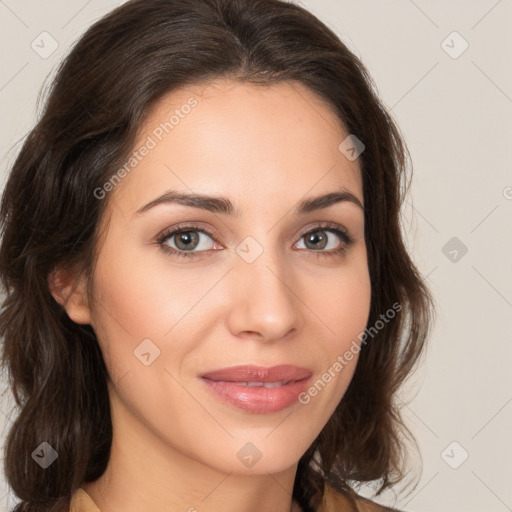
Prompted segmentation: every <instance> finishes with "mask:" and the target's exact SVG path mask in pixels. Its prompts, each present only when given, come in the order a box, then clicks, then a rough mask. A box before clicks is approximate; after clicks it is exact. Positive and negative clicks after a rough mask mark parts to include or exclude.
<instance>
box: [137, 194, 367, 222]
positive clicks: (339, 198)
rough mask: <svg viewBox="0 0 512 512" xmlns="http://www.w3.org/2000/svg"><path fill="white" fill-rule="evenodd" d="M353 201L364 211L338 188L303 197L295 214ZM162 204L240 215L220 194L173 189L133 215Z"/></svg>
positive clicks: (349, 195) (361, 206)
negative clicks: (210, 194)
mask: <svg viewBox="0 0 512 512" xmlns="http://www.w3.org/2000/svg"><path fill="white" fill-rule="evenodd" d="M343 202H348V203H353V204H355V205H357V206H358V207H359V208H361V210H363V211H364V206H363V205H362V203H361V201H359V199H358V198H357V197H356V196H355V195H354V194H352V192H349V191H348V190H340V191H336V192H330V193H328V194H324V195H321V196H317V197H310V198H308V199H304V200H303V201H301V202H300V203H299V204H298V205H296V208H295V214H296V215H303V214H306V213H311V212H314V211H317V210H321V209H323V208H328V207H329V206H332V205H333V204H337V203H343ZM162 204H179V205H182V206H189V207H192V208H201V209H203V210H207V211H209V212H213V213H222V214H224V215H233V216H235V217H240V215H241V213H240V210H238V209H236V208H235V207H234V206H233V203H232V202H231V201H230V200H229V199H228V198H227V197H222V196H209V195H203V194H188V193H183V192H176V191H173V190H170V191H167V192H165V193H164V194H162V195H161V196H159V197H157V198H156V199H153V200H152V201H150V202H149V203H148V204H146V205H144V206H142V207H141V208H139V209H138V210H137V211H136V212H135V215H142V214H144V213H146V212H147V211H149V210H151V209H152V208H155V207H156V206H159V205H162Z"/></svg>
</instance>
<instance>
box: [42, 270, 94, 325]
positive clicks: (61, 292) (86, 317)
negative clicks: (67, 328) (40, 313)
mask: <svg viewBox="0 0 512 512" xmlns="http://www.w3.org/2000/svg"><path fill="white" fill-rule="evenodd" d="M48 286H49V289H50V293H51V294H52V295H53V298H54V299H55V300H56V301H57V302H58V303H59V304H60V305H61V306H62V307H64V309H65V310H66V312H67V314H68V316H69V318H70V319H71V320H73V322H75V323H77V324H90V323H91V313H90V308H89V300H88V297H87V293H86V286H85V280H84V279H83V277H80V278H76V276H75V275H74V274H73V273H72V272H69V271H64V270H62V269H58V268H55V269H53V270H52V271H51V272H50V273H49V275H48Z"/></svg>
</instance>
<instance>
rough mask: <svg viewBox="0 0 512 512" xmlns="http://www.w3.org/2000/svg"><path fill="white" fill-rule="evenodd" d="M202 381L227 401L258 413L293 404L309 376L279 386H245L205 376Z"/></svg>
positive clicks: (278, 409) (303, 388)
mask: <svg viewBox="0 0 512 512" xmlns="http://www.w3.org/2000/svg"><path fill="white" fill-rule="evenodd" d="M202 381H203V382H204V383H205V384H206V385H207V387H208V389H210V391H213V393H215V394H216V395H217V396H218V397H220V398H221V399H223V400H224V401H225V402H227V403H229V404H231V405H234V406H235V407H238V408H239V409H243V410H245V411H249V412H252V413H257V414H264V413H269V412H277V411H281V410H283V409H286V408H287V407H290V406H292V405H293V404H294V403H296V402H297V400H298V397H299V395H300V394H301V393H302V392H303V391H304V390H305V389H306V387H307V383H308V381H309V378H306V379H302V380H298V381H294V382H290V383H289V384H284V385H282V386H279V387H277V388H266V387H264V386H243V385H239V384H237V383H236V382H225V381H215V380H211V379H205V378H203V379H202Z"/></svg>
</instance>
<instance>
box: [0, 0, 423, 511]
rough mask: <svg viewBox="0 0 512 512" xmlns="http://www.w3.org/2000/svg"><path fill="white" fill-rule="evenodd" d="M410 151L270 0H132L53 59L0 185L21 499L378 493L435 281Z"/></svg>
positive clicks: (344, 52)
mask: <svg viewBox="0 0 512 512" xmlns="http://www.w3.org/2000/svg"><path fill="white" fill-rule="evenodd" d="M406 156H407V151H406V148H405V144H404V143H403V141H402V139H401V137H400V134H399V131H398V129H397V127H396V126H395V124H394V123H393V121H392V119H391V118H390V116H389V115H388V114H387V113H386V111H385V109H384V108H383V106H382V104H381V103H380V101H379V100H378V98H377V96H376V95H375V93H374V92H373V88H372V82H371V79H370V77H369V75H368V74H367V72H366V70H365V68H364V67H363V65H362V64H361V63H360V62H359V61H358V59H357V58H356V57H355V56H354V55H353V54H352V53H351V52H350V51H349V50H348V49H347V47H346V46H345V45H344V44H343V43H342V42H341V41H340V40H339V38H338V37H337V36H336V35H335V34H334V33H333V32H332V31H330V30H329V29H328V28H327V27H326V26H325V25H324V24H322V23H321V22H320V21H319V20H318V19H316V18H315V17H314V16H313V15H311V14H310V13H308V12H307V11H306V10H305V9H303V8H301V7H299V6H297V5H294V4H292V3H287V2H283V1H280V0H179V1H178V0H132V1H129V2H127V3H126V4H124V5H123V6H121V7H119V8H118V9H116V10H115V11H113V12H112V13H110V14H109V15H107V16H106V17H105V18H103V19H101V20H100V21H98V22H97V23H95V24H94V25H93V26H92V27H91V28H90V29H89V30H88V31H87V33H86V34H85V35H84V36H83V37H82V38H81V39H80V41H79V42H78V43H77V45H76V46H75V47H74V49H73V51H72V52H71V53H70V55H69V56H68V57H67V58H66V60H65V62H64V63H63V65H62V66H61V68H60V69H59V72H58V75H57V76H56V78H55V81H54V83H53V87H52V89H51V93H50V95H49V98H48V100H47V103H46V105H45V110H44V113H43V115H42V117H41V119H40V120H39V122H38V123H37V125H36V126H35V128H34V129H33V130H32V131H31V133H30V134H29V136H28V137H27V140H26V141H25V144H24V146H23V148H22V150H21V152H20V154H19V156H18V158H17V160H16V162H15V163H14V166H13V168H12V171H11V174H10V176H9V179H8V182H7V185H6V188H5V191H4V195H3V201H2V207H1V212H0V214H1V220H2V228H3V231H2V245H1V249H0V263H1V278H2V282H3V286H4V289H5V297H6V298H5V301H4V303H3V309H2V312H1V316H0V328H1V331H0V333H1V335H2V336H3V338H4V341H3V347H2V348H3V351H2V362H3V365H4V366H5V367H6V368H7V370H8V372H9V377H10V382H11V386H12V390H13V394H14V397H15V399H16V402H17V404H18V406H19V407H20V411H19V415H18V417H17V418H16V420H15V421H14V423H13V425H12V428H11V430H10V432H9V434H8V437H7V444H6V451H5V472H6V477H7V480H8V483H9V484H10V485H11V487H12V488H13V490H14V492H15V493H16V495H17V496H19V498H20V499H21V503H20V504H18V505H17V507H16V509H15V511H16V512H22V511H29V510H30V511H36V510H37V511H43V510H44V511H68V510H74V511H79V512H89V511H97V510H102V511H103V512H118V511H119V512H121V511H122V512H132V511H138V512H145V511H150V510H151V511H153V510H188V511H193V510H198V511H217V510H221V509H222V510H231V509H233V510H234V509H235V508H236V510H245V511H256V510H258V511H259V510H265V511H276V512H281V511H282V512H284V511H290V510H292V511H299V510H301V511H304V512H306V511H322V512H330V511H334V510H336V511H338V510H343V511H344V510H347V511H349V510H390V509H386V508H385V507H381V506H379V505H377V504H375V503H373V502H371V501H370V500H367V499H364V498H363V497H361V496H359V495H358V494H357V492H356V490H355V488H357V486H358V485H359V484H362V483H364V482H371V481H377V483H378V484H379V491H380V492H382V491H383V490H385V489H387V488H389V487H390V486H391V485H393V484H395V483H397V482H398V481H400V480H401V479H402V478H403V477H404V474H405V467H404V466H403V455H404V454H403V445H402V442H403V435H404V434H408V431H407V429H406V428H405V426H404V425H403V423H402V420H401V417H400V412H399V410H398V409H397V407H396V404H395V402H394V395H395V393H396V391H397V389H398V388H399V386H400V384H401V383H402V382H403V381H404V379H405V378H406V377H407V376H408V375H409V374H410V372H411V370H412V369H413V368H414V365H415V363H416V362H417V360H418V358H419V356H420V354H421V353H422V349H423V346H424V343H425V340H426V339H427V336H428V331H429V325H430V320H431V313H432V311H433V309H432V299H431V297H430V294H429V291H428V289H427V287H426V285H425V283H424V282H423V280H422V278H421V276H420V275H419V273H418V271H417V269H416V268H415V266H414V264H413V262H412V261H411V259H410V257H409V255H408V254H407V251H406V249H405V246H404V243H403V238H402V234H401V231H400V224H399V215H400V206H401V204H402V200H403V195H404V193H405V191H406V189H407V187H406V183H405V172H406V161H407V158H406Z"/></svg>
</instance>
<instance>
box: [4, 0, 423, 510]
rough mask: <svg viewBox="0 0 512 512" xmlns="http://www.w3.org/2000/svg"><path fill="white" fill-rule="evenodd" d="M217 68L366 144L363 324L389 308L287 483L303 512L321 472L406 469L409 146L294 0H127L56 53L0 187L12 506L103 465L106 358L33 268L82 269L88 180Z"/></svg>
mask: <svg viewBox="0 0 512 512" xmlns="http://www.w3.org/2000/svg"><path fill="white" fill-rule="evenodd" d="M219 77H227V78H230V79H232V80H237V81H240V82H250V83H257V84H262V85H271V84H273V83H277V82H280V81H284V80H286V81H298V82H300V83H302V84H304V85H305V86H307V87H308V88H309V89H310V90H311V91H313V92H315V93H316V94H317V95H318V96H320V97H321V98H323V99H324V100H326V101H327V102H328V104H329V105H330V106H331V107H332V109H333V111H334V112H335V113H336V114H337V115H338V117H339V119H340V120H341V122H342V123H343V124H344V126H345V127H346V129H347V130H348V132H349V133H351V134H355V135H356V136H357V138H358V139H360V140H361V141H362V142H363V143H364V145H365V150H364V152H363V153H362V154H361V155H360V157H359V158H360V165H361V169H362V177H363V193H364V203H365V237H366V244H367V251H368V253H367V255H368V265H369V271H370V280H371V287H372V294H371V307H370V315H369V319H368V326H374V325H375V324H376V323H377V322H378V321H379V319H380V318H381V315H382V314H383V313H384V312H385V311H386V310H388V309H389V308H390V307H391V305H393V304H396V303H398V304H399V305H401V307H402V309H401V312H400V313H399V314H397V315H396V317H395V318H394V319H393V320H392V321H390V322H387V323H386V324H385V325H384V327H383V328H382V329H380V330H378V333H376V334H375V336H373V335H372V340H371V342H369V343H367V344H366V343H365V344H364V345H363V346H362V350H361V353H360V356H359V362H358V364H357V368H356V371H355V374H354V377H353V380H352V382H351V384H350V386H349V388H348V390H347V391H346V394H345V395H344V397H343V399H342V400H341V402H340V403H339V405H338V407H337V409H336V410H335V412H334V414H333V415H332V417H331V418H330V420H329V421H328V423H327V424H326V426H325V427H324V429H323V430H322V431H321V432H320V434H319V435H318V437H317V439H315V441H314V442H313V444H312V445H311V446H310V447H309V449H308V450H307V451H306V453H305V454H304V455H303V456H302V458H301V459H300V461H299V465H298V470H297V474H296V479H295V485H294V489H293V495H294V497H295V498H296V499H297V500H298V502H299V503H300V505H301V506H302V508H303V510H304V511H310V510H315V507H316V505H317V504H318V497H319V496H320V497H321V496H322V493H323V486H324V483H325V482H329V483H330V484H331V485H332V486H333V487H335V488H336V489H337V490H338V492H340V493H343V494H345V495H351V494H353V490H352V487H351V486H350V485H349V484H350V481H352V482H366V481H373V480H379V481H380V487H379V492H381V491H382V490H384V489H386V488H387V487H389V486H391V485H392V484H393V483H396V482H398V481H400V480H401V479H402V478H403V476H404V470H403V448H404V447H403V439H402V436H403V434H406V435H407V436H410V437H411V438H412V435H411V433H410V432H409V430H408V429H407V428H406V427H405V425H404V424H403V422H402V419H401V416H400V411H399V408H398V407H397V404H396V403H395V401H394V395H395V392H396V391H397V389H398V387H399V386H400V385H401V384H402V383H403V381H404V379H405V378H406V377H407V376H408V375H409V374H410V373H411V370H412V369H413V368H414V366H415V364H416V363H417V360H418V358H419V356H420V354H421V353H422V349H423V347H424V344H425V341H426V339H427V337H428V333H429V329H430V325H431V317H432V315H433V300H432V298H431V295H430V292H429V290H428V288H427V286H426V284H425V282H424V281H423V280H422V278H421V276H420V274H419V273H418V271H417V269H416V267H415V266H414V264H413V262H412V260H411V259H410V257H409V255H408V253H407V251H406V248H405V246H404V242H403V239H402V235H401V227H400V207H401V205H402V203H403V200H404V195H405V193H406V191H407V189H408V187H409V183H408V182H407V180H406V173H407V168H408V161H409V156H408V152H407V149H406V146H405V144H404V142H403V141H402V138H401V136H400V133H399V130H398V128H397V127H396V125H395V124H394V122H393V120H392V118H391V117H390V115H389V113H388V112H386V110H385V108H384V107H383V105H382V104H381V102H380V101H379V99H378V97H377V94H376V93H375V92H374V89H375V88H374V85H373V82H372V79H371V77H370V76H369V74H368V72H367V71H366V69H365V68H364V66H363V64H362V63H361V62H360V61H359V60H358V58H357V57H356V56H354V55H353V54H352V53H351V52H350V51H349V50H348V48H347V47H346V46H345V45H344V44H343V43H342V42H341V41H340V39H339V38H338V37H337V36H336V35H335V34H334V33H333V32H332V31H331V30H330V29H329V28H328V27H326V26H325V25H324V24H323V23H321V22H320V21H319V20H318V19H317V18H316V17H314V16H313V15H312V14H311V13H309V12H308V11H306V10H305V9H303V8H302V7H300V6H298V5H295V4H293V3H288V2H284V1H281V0H131V1H129V2H127V3H125V4H124V5H122V6H121V7H118V8H117V9H115V10H114V11H112V12H111V13H110V14H108V15H107V16H105V17H104V18H102V19H100V20H99V21H98V22H96V23H95V24H94V25H93V26H92V27H91V28H89V30H88V31H87V32H86V33H85V35H84V36H83V37H82V38H81V39H80V40H79V41H78V43H77V44H76V45H75V47H74V48H73V50H72V51H71V53H70V54H69V55H68V56H67V58H66V59H65V60H64V61H63V63H62V64H61V66H60V68H59V69H58V73H57V75H56V77H55V79H54V81H53V82H52V85H51V89H50V91H49V95H48V98H47V100H46V103H45V107H44V110H43V112H42V115H41V117H40V119H39V121H38V122H37V124H36V126H35V127H34V128H33V130H32V131H31V132H30V133H29V134H28V136H27V138H26V140H25V142H24V144H23V147H22V149H21V151H20V153H19V155H18V156H17V159H16V161H15V163H14V165H13V167H12V169H11V172H10V175H9V178H8V181H7V185H6V187H5V190H4V193H3V198H2V204H1V210H0V220H1V222H2V244H1V247H0V268H1V270H0V278H1V281H2V285H3V287H4V290H5V300H4V302H3V308H2V310H1V313H0V335H1V336H2V337H3V346H2V360H1V362H2V365H3V367H5V368H7V370H8V376H9V383H10V385H11V388H12V392H13V394H14V397H15V401H16V404H17V406H18V407H19V414H18V416H17V417H16V419H15V420H14V422H13V424H12V426H11V428H10V431H9V433H8V436H7V442H6V445H5V462H4V466H5V474H6V477H7V481H8V483H9V485H10V486H11V488H12V489H13V491H14V492H15V494H16V495H17V496H18V497H19V498H20V499H21V500H22V501H21V503H19V504H18V505H17V506H16V508H15V509H14V510H15V511H16V512H28V511H30V512H37V511H43V510H44V511H47V510H51V511H55V512H57V511H66V512H67V510H68V508H69V500H70V497H71V495H72V493H73V492H74V491H75V490H76V489H77V488H78V487H79V486H80V485H81V483H82V482H83V481H84V480H85V481H92V480H95V479H97V478H99V477H100V476H101V474H102V473H103V472H104V471H105V469H106V466H107V464H108V460H109V454H110V447H111V440H112V425H111V419H110V405H109V395H108V389H107V379H108V372H107V369H106V366H105V364H104V360H103V357H102V353H101V350H100V348H99V345H98V342H97V339H96V336H95V333H94V331H93V329H92V327H91V326H90V325H79V324H76V323H74V322H72V321H71V320H70V319H69V317H68V316H67V314H66V311H65V309H64V308H63V307H62V306H61V305H59V304H58V303H57V302H56V301H55V300H54V299H53V297H52V295H51V293H50V291H49V286H48V276H49V274H50V272H51V271H52V269H54V268H55V267H56V266H58V265H59V266H63V267H65V268H69V269H75V270H76V271H77V272H83V273H85V275H87V276H90V275H91V272H92V269H93V262H94V250H95V247H96V242H97V240H98V226H99V225H100V220H101V219H102V215H103V214H104V211H105V207H106V204H107V200H108V197H107V199H105V200H102V201H101V200H98V199H97V198H96V197H95V195H94V193H93V191H94V190H96V189H97V188H99V187H101V186H102V184H104V183H105V182H106V180H107V179H108V178H109V177H110V176H112V175H113V173H114V171H115V170H116V169H119V166H120V165H121V164H122V162H123V161H124V159H125V158H126V155H128V154H129V153H130V151H131V150H132V146H133V144H134V143H135V140H136V139H135V137H136V135H137V132H138V129H139V127H140V126H141V123H142V122H143V120H144V118H145V116H146V115H147V113H148V111H149V109H150V108H151V107H152V106H153V105H154V104H155V103H156V102H157V101H158V100H159V98H161V97H162V96H163V95H164V94H167V93H169V92H172V91H174V90H177V89H179V88H181V87H183V86H186V85H189V84H200V83H207V82H208V81H209V80H212V79H215V78H219ZM340 142H341V141H340ZM381 323H382V321H381ZM43 441H46V442H47V443H49V444H50V445H51V446H52V447H53V448H54V449H55V450H56V452H57V453H58V458H57V460H56V461H55V462H54V463H53V464H51V465H50V466H49V467H48V468H46V469H42V468H41V467H40V466H39V465H38V464H36V463H35V462H34V460H33V459H32V456H31V454H32V453H33V451H34V450H35V449H36V447H38V446H39V445H40V444H41V442H43ZM314 497H315V499H313V498H314Z"/></svg>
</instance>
